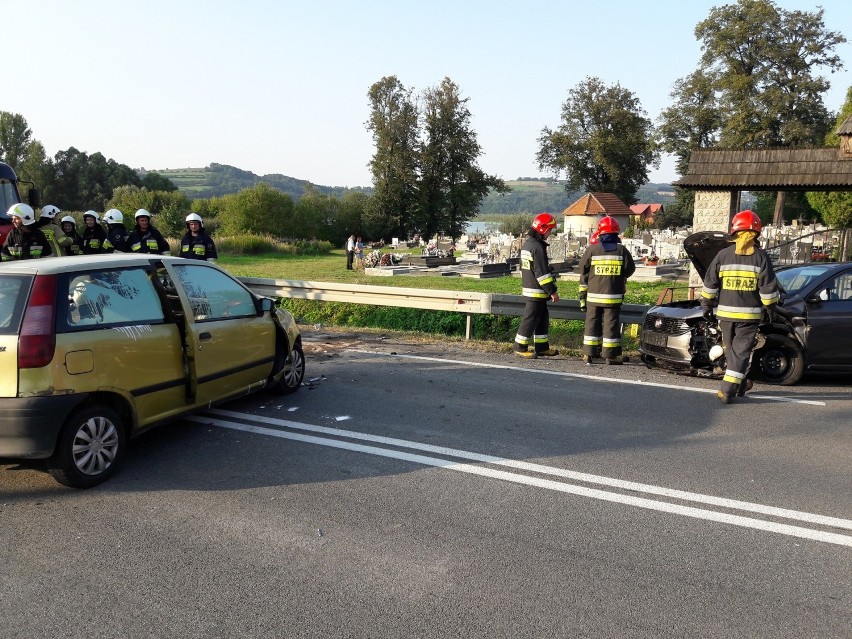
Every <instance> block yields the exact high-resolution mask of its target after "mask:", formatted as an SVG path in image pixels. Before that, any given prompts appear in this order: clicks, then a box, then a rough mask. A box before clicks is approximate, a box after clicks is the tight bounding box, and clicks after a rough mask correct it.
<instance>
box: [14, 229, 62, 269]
mask: <svg viewBox="0 0 852 639" xmlns="http://www.w3.org/2000/svg"><path fill="white" fill-rule="evenodd" d="M50 255H53V251H52V249H51V248H50V242H48V240H47V237H46V236H45V235H44V233H42V232H41V231H40V230H39V229H37V228H31V229H30V230H29V231H24V230H22V229H19V228H13V229H12V230H11V231H9V234H8V235H7V236H6V241H5V242H4V243H3V249H2V259H3V261H8V260H29V259H35V258H39V257H48V256H50Z"/></svg>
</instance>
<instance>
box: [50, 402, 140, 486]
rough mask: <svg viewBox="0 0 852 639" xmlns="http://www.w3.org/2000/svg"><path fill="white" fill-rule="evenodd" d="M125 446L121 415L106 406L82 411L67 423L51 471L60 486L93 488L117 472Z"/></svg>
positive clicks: (51, 460)
mask: <svg viewBox="0 0 852 639" xmlns="http://www.w3.org/2000/svg"><path fill="white" fill-rule="evenodd" d="M125 445H126V434H125V430H124V425H123V424H122V422H121V418H120V417H119V416H118V413H116V412H115V411H114V410H112V409H111V408H108V407H106V406H90V407H88V408H82V409H80V410H77V411H75V412H74V413H73V414H72V415H71V416H70V417H69V418H68V420H67V421H66V422H65V426H63V428H62V431H61V432H60V434H59V441H58V443H57V445H56V451H55V452H54V454H53V456H52V457H51V458H50V459H49V460H48V470H50V474H51V475H53V477H54V479H56V481H58V482H59V483H60V484H64V485H65V486H71V487H72V488H91V487H92V486H96V485H97V484H100V483H101V482H102V481H104V480H106V479H107V478H108V477H109V476H110V475H112V474H113V473H114V472H115V470H116V468H117V467H118V464H119V463H120V461H121V458H122V457H123V456H124V448H125Z"/></svg>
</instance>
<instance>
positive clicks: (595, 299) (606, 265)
mask: <svg viewBox="0 0 852 639" xmlns="http://www.w3.org/2000/svg"><path fill="white" fill-rule="evenodd" d="M620 230H621V229H620V227H619V226H618V222H617V221H616V220H615V218H613V217H610V216H609V215H607V216H604V217H602V218H601V219H600V221H599V222H598V229H597V233H596V235H597V238H596V239H597V241H593V242H590V244H589V247H588V248H587V249H586V252H585V253H584V254H583V259H582V260H580V265H579V266H578V270H579V271H580V289H579V290H580V292H579V295H578V297H579V299H580V309H581V310H584V311H586V325H585V328H584V330H583V360H584V361H585V362H586V364H591V363H592V361H593V360H594V358H595V357H603V358H605V360H606V363H607V364H622V363H624V358H623V357H622V355H621V305H622V304H623V303H624V293H625V291H626V290H627V278H628V277H630V276H631V275H633V272H634V271H635V270H636V265H635V264H634V262H633V256H632V255H630V251H628V250H627V249H626V248H624V245H623V244H622V243H621V239H620V238H619V237H618V233H619V231H620ZM592 237H593V238H594V237H595V236H594V235H593V236H592Z"/></svg>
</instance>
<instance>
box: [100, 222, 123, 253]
mask: <svg viewBox="0 0 852 639" xmlns="http://www.w3.org/2000/svg"><path fill="white" fill-rule="evenodd" d="M127 235H128V233H127V229H126V228H125V227H124V224H110V225H109V231H107V234H106V240H105V241H104V252H105V253H115V252H116V251H119V252H125V251H127Z"/></svg>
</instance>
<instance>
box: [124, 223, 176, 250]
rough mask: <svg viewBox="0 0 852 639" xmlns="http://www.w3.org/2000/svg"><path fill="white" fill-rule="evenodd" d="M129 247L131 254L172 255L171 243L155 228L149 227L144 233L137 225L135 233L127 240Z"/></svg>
mask: <svg viewBox="0 0 852 639" xmlns="http://www.w3.org/2000/svg"><path fill="white" fill-rule="evenodd" d="M127 246H128V248H129V249H130V252H133V253H158V254H160V255H170V254H171V253H170V249H169V243H168V242H167V241H166V239H165V238H164V237H163V235H162V233H160V232H159V231H158V230H157V229H155V228H154V227H153V226H149V227H148V229H147V230H146V231H144V232H143V231H142V230H141V229H140V228H139V226H138V225H137V226H136V228H135V229H134V231H133V232H132V233H131V234H130V236H129V237H128V238H127Z"/></svg>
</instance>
